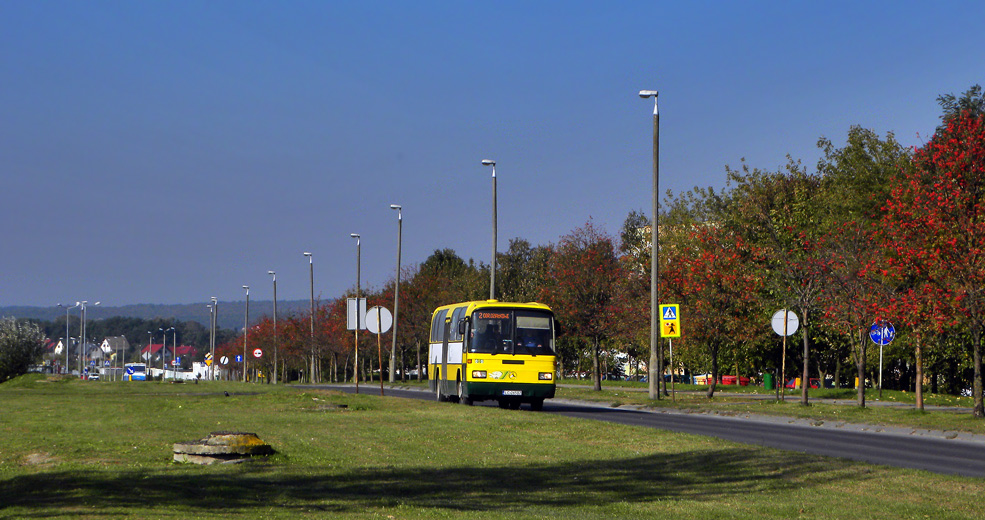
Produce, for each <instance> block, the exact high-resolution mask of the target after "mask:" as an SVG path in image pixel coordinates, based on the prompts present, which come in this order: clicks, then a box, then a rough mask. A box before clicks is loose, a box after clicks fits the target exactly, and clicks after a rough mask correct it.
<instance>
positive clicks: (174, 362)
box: [161, 327, 178, 381]
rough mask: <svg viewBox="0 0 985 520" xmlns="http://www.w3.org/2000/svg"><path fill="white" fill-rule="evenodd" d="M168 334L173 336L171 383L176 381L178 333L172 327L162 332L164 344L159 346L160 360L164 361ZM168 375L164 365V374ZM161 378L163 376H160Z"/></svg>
mask: <svg viewBox="0 0 985 520" xmlns="http://www.w3.org/2000/svg"><path fill="white" fill-rule="evenodd" d="M168 332H171V333H173V334H174V336H173V338H172V342H173V345H174V350H172V351H171V370H172V374H171V375H172V377H171V380H172V381H177V380H178V331H177V330H175V328H174V327H171V328H170V329H168V330H165V331H164V344H162V345H161V360H162V361H163V359H164V354H165V353H167V351H168ZM167 373H168V370H167V365H166V364H165V368H164V374H165V375H166V374H167ZM162 377H163V376H162Z"/></svg>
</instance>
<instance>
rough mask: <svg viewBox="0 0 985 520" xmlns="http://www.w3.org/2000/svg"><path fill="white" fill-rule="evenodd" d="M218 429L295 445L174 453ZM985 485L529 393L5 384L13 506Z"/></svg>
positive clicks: (626, 505) (941, 495) (887, 500)
mask: <svg viewBox="0 0 985 520" xmlns="http://www.w3.org/2000/svg"><path fill="white" fill-rule="evenodd" d="M225 392H228V393H229V394H230V395H229V396H226V395H225ZM340 404H344V405H347V408H344V409H343V408H340V407H338V405H340ZM213 431H245V432H255V433H256V434H258V435H259V436H260V437H261V438H262V439H263V440H265V441H267V442H268V443H270V444H271V445H272V446H273V447H274V449H275V450H276V451H277V453H276V454H275V455H274V456H272V457H269V458H268V459H266V460H263V461H251V462H248V463H244V464H232V465H217V466H194V465H182V464H175V463H173V462H171V456H172V451H171V450H172V444H173V443H175V442H180V441H189V440H194V439H198V438H202V437H204V436H206V435H207V434H208V433H209V432H213ZM982 496H985V480H983V479H971V478H962V477H948V476H940V475H934V474H930V473H925V472H920V471H912V470H901V469H894V468H885V467H881V466H873V465H869V464H863V463H856V462H851V461H844V460H839V459H829V458H823V457H817V456H811V455H802V454H797V453H790V452H783V451H778V450H770V449H763V448H757V447H750V446H743V445H739V444H733V443H728V442H725V441H721V440H718V439H711V438H704V437H697V436H690V435H683V434H676V433H669V432H662V431H655V430H650V429H644V428H635V427H628V426H619V425H613V424H605V423H599V422H594V421H583V420H575V419H569V418H564V417H557V416H552V415H549V414H545V413H534V412H529V411H510V410H500V409H498V408H488V407H466V406H460V405H454V404H446V403H435V402H426V401H417V400H403V399H395V398H380V397H377V396H368V395H360V396H354V395H347V394H339V393H332V392H313V391H310V390H299V389H295V388H291V387H288V386H278V387H273V386H269V385H252V384H243V383H200V384H161V383H139V382H138V383H113V382H83V381H77V380H66V381H48V380H46V379H45V378H44V377H39V376H28V377H24V378H19V379H17V380H15V381H11V382H8V383H5V384H3V385H0V518H27V517H31V518H62V517H65V518H119V517H131V518H383V519H389V518H395V519H403V518H564V519H568V518H572V519H580V518H708V519H720V518H785V519H786V518H823V519H833V518H887V519H888V518H892V519H900V518H935V519H937V518H976V519H980V518H985V501H982V500H981V497H982Z"/></svg>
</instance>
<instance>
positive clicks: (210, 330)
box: [205, 304, 216, 381]
mask: <svg viewBox="0 0 985 520" xmlns="http://www.w3.org/2000/svg"><path fill="white" fill-rule="evenodd" d="M205 307H206V308H207V309H209V359H211V360H212V362H211V363H209V381H212V380H213V379H214V378H213V377H212V374H213V373H214V368H212V367H214V366H215V364H216V359H215V354H212V317H213V316H214V314H215V310H214V309H213V308H212V304H207V305H206V306H205Z"/></svg>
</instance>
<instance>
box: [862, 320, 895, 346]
mask: <svg viewBox="0 0 985 520" xmlns="http://www.w3.org/2000/svg"><path fill="white" fill-rule="evenodd" d="M869 339H871V340H872V342H873V343H875V344H876V345H882V346H885V345H889V344H890V343H892V342H893V340H894V339H896V328H895V327H893V324H892V323H890V322H889V320H876V321H875V323H873V324H872V327H870V328H869Z"/></svg>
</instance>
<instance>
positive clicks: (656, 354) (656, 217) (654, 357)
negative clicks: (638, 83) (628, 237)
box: [640, 90, 673, 399]
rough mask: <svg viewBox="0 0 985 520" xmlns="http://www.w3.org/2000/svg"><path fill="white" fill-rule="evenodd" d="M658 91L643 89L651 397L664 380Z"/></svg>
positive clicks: (658, 391) (641, 94)
mask: <svg viewBox="0 0 985 520" xmlns="http://www.w3.org/2000/svg"><path fill="white" fill-rule="evenodd" d="M657 95H658V92H657V91H656V90H641V91H640V97H641V98H643V99H647V98H651V97H652V98H653V222H652V223H651V226H650V247H651V248H652V252H651V253H650V364H649V373H650V375H649V387H650V388H649V390H650V399H660V381H659V380H658V379H657V378H658V377H659V378H660V379H663V373H662V372H663V349H662V348H660V346H659V344H658V343H657V342H658V337H657V330H658V326H659V323H658V320H657V310H658V306H659V301H660V285H659V268H660V256H659V255H660V242H659V240H660V235H659V231H658V229H659V227H660V111H659V109H658V103H657ZM671 377H673V375H671Z"/></svg>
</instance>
